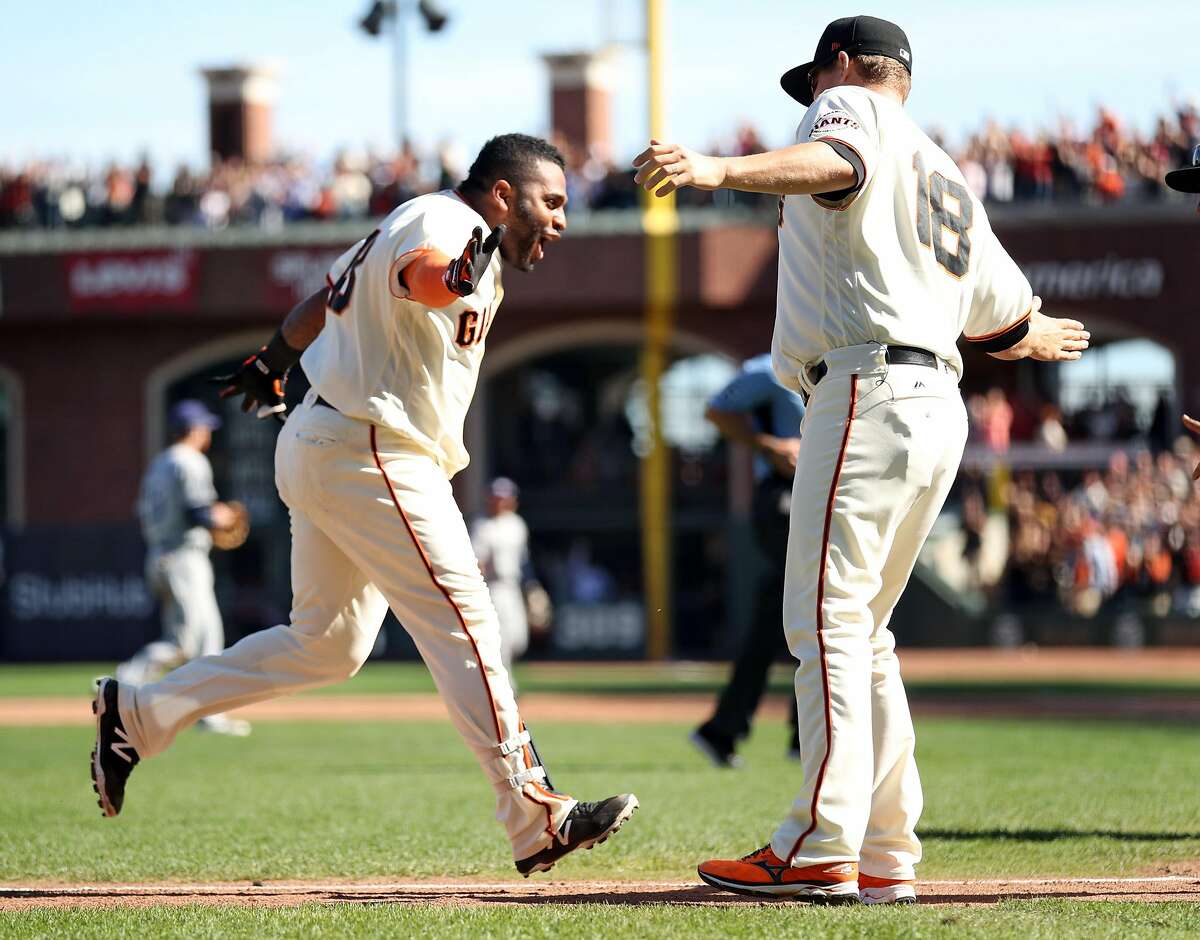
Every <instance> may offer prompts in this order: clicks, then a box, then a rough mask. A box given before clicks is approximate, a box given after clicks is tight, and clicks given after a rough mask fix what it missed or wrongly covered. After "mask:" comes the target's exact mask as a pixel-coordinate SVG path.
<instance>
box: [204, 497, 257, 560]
mask: <svg viewBox="0 0 1200 940" xmlns="http://www.w3.org/2000/svg"><path fill="white" fill-rule="evenodd" d="M225 505H226V506H228V507H229V508H230V509H232V510H233V512H234V514H235V515H236V517H237V518H235V519H234V520H233V525H230V526H228V527H227V528H224V529H213V533H212V540H213V548H219V549H221V551H223V552H228V551H232V550H233V549H235V548H241V547H242V546H243V545H245V544H246V539H247V538H249V536H250V512H249V510H247V509H246V507H245V506H244V505H243V504H242V503H239V502H238V501H237V500H233V501H231V502H228V503H226V504H225Z"/></svg>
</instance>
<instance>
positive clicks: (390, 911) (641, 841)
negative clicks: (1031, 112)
mask: <svg viewBox="0 0 1200 940" xmlns="http://www.w3.org/2000/svg"><path fill="white" fill-rule="evenodd" d="M536 672H537V671H536V670H534V671H533V672H531V673H529V674H528V675H523V676H522V681H523V688H527V689H531V690H532V689H534V688H538V687H539V685H538V682H537V681H535V674H536ZM641 672H643V673H644V670H642V671H641ZM373 673H375V675H373ZM91 674H94V670H93V669H92V668H91V667H55V668H52V669H43V668H37V669H22V668H20V667H6V668H3V669H0V695H9V696H11V695H33V694H78V693H79V692H80V691H81V688H82V689H86V687H87V682H86V680H87V677H88V676H89V675H91ZM630 675H631V676H632V672H631V673H630ZM718 677H719V676H718ZM541 681H542V682H543V684H548V683H550V682H558V681H565V680H563V679H561V677H560V678H559V679H555V678H554V677H553V675H551V677H550V678H549V679H545V678H543V679H542V680H541ZM593 681H594V683H596V684H598V685H603V684H604V680H603V679H602V678H598V679H595V680H593ZM609 681H610V683H611V685H614V686H617V687H618V689H616V690H619V689H620V688H626V686H622V685H621V682H622V681H623V680H622V679H621V676H620V673H619V671H618V672H617V675H615V676H613V677H610V680H609ZM640 681H642V682H643V683H644V682H645V677H644V675H643V677H642V679H641V680H640ZM697 681H700V680H697ZM685 685H686V683H685ZM347 688H348V689H351V690H353V691H357V692H360V693H365V692H369V691H370V692H374V691H381V690H386V691H400V690H401V689H402V688H403V689H407V690H408V691H426V690H428V689H429V688H430V687H429V685H428V680H427V679H424V678H422V677H421V674H420V673H418V672H417V671H416V670H414V669H411V668H403V667H402V668H396V667H392V666H387V665H379V666H376V665H372V666H369V667H368V668H367V670H365V671H364V674H363V676H362V677H361V678H359V679H356V680H354V682H352V683H349V684H347ZM691 690H692V691H695V689H694V688H692V689H691ZM1114 694H1117V693H1115V692H1114ZM535 730H536V733H537V736H538V742H539V748H540V749H541V751H542V753H543V756H544V757H545V758H546V760H547V763H548V765H549V767H550V769H551V771H552V773H553V775H554V778H555V783H556V784H557V785H558V786H559V787H560V788H562V789H565V790H568V791H570V792H572V793H575V794H576V795H579V796H581V797H583V798H595V797H598V796H606V795H609V794H611V793H615V792H620V791H623V790H633V791H635V792H636V793H637V794H638V796H639V797H640V798H641V802H642V810H641V812H639V814H638V815H637V816H635V817H634V819H633V821H632V822H631V823H630V824H629V826H627V827H626V828H625V829H624V830H623V831H622V832H621V833H620V834H619V835H618V836H617V837H616V838H615V839H613V840H612V841H611V842H609V843H607V844H606V845H604V846H602V847H600V848H598V849H597V850H596V851H595V852H590V853H583V855H582V856H581V857H579V858H571V859H568V860H566V861H564V862H563V863H562V864H561V865H560V866H559V867H558V868H556V869H555V871H554V873H553V874H554V877H555V878H556V879H566V880H573V879H579V880H593V879H605V878H614V879H628V880H647V879H661V880H669V881H687V880H689V879H691V878H692V877H693V876H694V868H695V865H696V863H697V862H698V861H701V860H703V859H704V858H707V857H710V856H711V855H713V854H726V853H731V852H735V853H739V854H740V853H742V852H745V851H749V850H750V849H753V848H755V847H757V846H758V845H760V844H762V842H764V841H765V839H766V837H767V836H768V835H769V833H770V831H771V829H772V827H773V824H774V823H775V822H776V821H777V820H778V819H779V818H780V816H781V814H782V813H784V812H785V811H786V808H787V806H788V804H789V803H790V800H791V798H792V796H793V791H794V789H795V785H796V775H797V771H798V768H797V765H795V764H793V763H790V762H788V761H786V760H785V759H784V756H783V744H784V740H785V730H784V727H783V726H782V724H780V723H776V722H764V723H763V724H761V725H760V726H759V727H758V728H757V730H756V733H755V735H754V737H753V739H752V740H751V741H750V742H749V743H748V745H747V747H746V749H745V755H746V758H747V767H746V768H745V769H744V770H742V771H738V772H729V771H718V770H715V769H713V768H710V767H708V766H707V765H706V764H705V763H703V762H702V761H701V759H700V758H699V757H698V755H697V754H695V753H694V752H693V751H692V749H691V748H690V746H689V745H688V743H687V742H686V740H685V738H686V733H687V731H688V730H689V729H688V728H687V727H686V726H683V725H671V724H639V725H635V726H628V727H610V726H605V725H600V724H590V725H586V726H584V725H572V724H566V723H554V722H548V721H544V720H543V721H542V722H540V723H539V725H538V727H537V728H536V729H535ZM91 737H92V733H91V730H90V728H88V727H83V726H79V727H72V728H53V727H51V728H45V727H43V728H13V727H8V728H0V764H2V765H3V769H4V773H3V774H0V883H9V884H16V883H26V884H28V883H31V882H38V883H45V882H56V883H78V882H87V883H94V882H110V881H113V882H116V881H123V882H138V881H161V880H179V881H214V880H222V881H225V880H228V881H254V880H262V881H271V880H280V879H307V878H335V879H339V880H345V881H353V880H355V879H366V878H387V879H392V880H396V881H403V880H407V879H412V878H436V879H457V878H463V877H479V878H485V879H489V880H506V879H516V878H517V877H518V876H516V873H515V871H514V870H513V868H512V865H511V860H510V858H509V856H508V854H507V844H506V842H505V840H504V838H503V835H502V832H501V829H500V827H499V826H498V825H497V824H496V823H495V822H494V821H493V820H492V818H491V817H492V794H491V790H490V788H489V787H488V786H487V784H486V783H485V782H484V781H483V779H482V776H481V775H480V773H479V771H478V769H477V768H476V767H475V764H474V761H473V759H472V758H471V757H470V756H469V755H468V753H467V751H466V749H465V748H464V747H463V745H462V744H461V742H460V741H459V740H458V738H457V735H456V734H455V733H454V731H453V729H452V728H451V727H450V725H449V724H448V723H445V722H430V723H408V722H399V723H383V722H360V723H353V724H350V723H327V722H320V723H311V724H302V723H290V722H278V723H276V722H260V723H259V724H257V725H256V727H255V731H254V735H253V736H252V737H251V738H249V739H245V740H235V739H228V738H222V737H215V736H211V735H205V734H202V733H199V732H188V733H185V734H183V735H181V737H180V738H179V740H178V741H177V742H176V745H175V746H174V747H173V748H172V749H171V750H170V751H169V752H168V753H167V754H165V755H163V756H162V757H160V758H156V759H155V760H152V761H147V762H146V763H144V764H143V765H142V766H140V767H139V768H138V769H137V770H136V772H135V773H134V776H133V778H132V779H131V782H130V789H129V794H128V799H127V803H126V808H125V812H124V813H123V814H122V816H121V817H120V818H119V819H117V820H105V819H102V818H101V817H100V814H99V810H98V809H97V808H96V805H95V799H94V795H93V794H92V791H91V785H90V780H89V778H88V775H87V769H86V761H87V754H88V751H89V749H90V746H91ZM1198 744H1200V741H1198V738H1197V732H1196V731H1195V729H1194V728H1192V727H1191V726H1189V725H1186V724H1179V723H1176V724H1141V723H1136V722H1128V721H1123V722H1098V721H1097V722H1093V721H1089V722H1078V721H1072V722H1065V721H1054V720H1040V721H1014V720H999V719H953V720H951V719H940V718H939V719H936V720H935V719H925V720H922V721H920V722H919V723H918V745H919V759H920V761H921V768H922V774H923V779H924V781H925V791H926V812H925V815H924V818H923V825H922V832H921V834H922V837H923V839H924V842H925V851H926V861H925V863H924V864H923V865H922V867H921V871H920V873H921V876H922V877H925V878H930V879H937V878H976V877H979V878H984V877H987V878H992V877H1032V876H1049V875H1056V876H1057V875H1061V876H1068V875H1076V876H1101V875H1104V876H1128V875H1135V874H1142V873H1147V872H1154V871H1155V870H1161V868H1162V866H1164V865H1166V864H1168V863H1171V862H1194V861H1195V860H1197V859H1200V798H1198V797H1200V792H1198V791H1200V788H1198V787H1197V783H1196V781H1197V780H1200V746H1198ZM784 931H791V932H799V933H801V934H803V935H813V936H871V937H877V936H878V937H889V936H931V937H935V936H964V935H971V934H977V935H988V936H1023V937H1030V936H1045V937H1063V936H1081V937H1082V936H1087V937H1105V936H1113V937H1116V936H1121V937H1127V936H1134V935H1144V936H1167V935H1171V933H1172V932H1174V933H1175V934H1176V935H1179V936H1185V935H1188V934H1194V933H1196V932H1197V931H1200V911H1198V910H1197V906H1196V905H1189V904H1186V903H1164V904H1121V903H1104V902H1099V903H1096V902H1082V901H1052V900H1043V901H1021V902H1005V903H1003V904H1001V905H999V906H996V907H988V908H967V907H950V908H928V909H924V908H922V909H916V910H913V909H906V910H888V911H881V910H857V909H856V910H848V909H836V910H811V909H808V908H805V907H803V906H800V905H795V904H774V905H772V904H766V905H750V906H737V907H729V908H703V909H701V908H692V907H685V906H670V905H654V906H623V907H618V906H598V905H579V904H574V905H573V904H565V903H558V904H553V903H547V904H539V905H537V906H536V907H533V906H532V905H528V904H520V905H513V906H504V907H498V906H484V907H476V908H458V907H435V906H422V905H415V906H414V905H409V906H400V905H362V904H359V905H355V904H340V905H329V906H313V905H309V906H297V907H293V908H281V909H276V910H251V909H235V908H213V907H206V906H203V905H198V906H192V907H185V908H166V907H162V908H151V909H142V910H133V909H123V908H112V909H108V910H106V911H86V912H84V911H79V910H70V909H64V910H37V911H27V912H22V913H11V912H10V913H0V936H31V935H38V936H71V937H77V936H101V935H104V936H111V935H113V934H119V935H138V936H156V937H157V936H168V935H178V936H192V937H197V936H217V935H222V936H265V935H271V936H311V935H313V934H316V933H321V932H330V933H333V934H338V935H354V936H376V935H388V934H390V935H406V936H433V935H435V934H436V935H438V936H445V935H446V934H447V932H449V933H450V934H452V935H469V936H553V937H576V936H578V937H585V936H597V935H599V936H631V935H632V936H738V937H742V936H746V937H751V936H764V937H765V936H778V935H780V934H781V933H782V932H784Z"/></svg>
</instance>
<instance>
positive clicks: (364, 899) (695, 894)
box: [0, 875, 1200, 911]
mask: <svg viewBox="0 0 1200 940" xmlns="http://www.w3.org/2000/svg"><path fill="white" fill-rule="evenodd" d="M1037 898H1055V899H1059V900H1080V901H1200V876H1195V875H1192V876H1189V875H1170V876H1164V877H1156V878H1115V879H1101V878H1070V879H1050V878H1047V879H1031V878H1030V879H1012V880H981V881H925V882H922V883H921V885H920V901H921V903H922V904H943V905H944V904H972V905H987V904H998V903H999V902H1001V901H1006V900H1018V899H1037ZM334 903H351V904H435V905H457V906H477V907H482V906H487V905H493V904H508V905H516V904H618V905H632V906H637V905H648V904H668V905H675V906H685V907H687V906H705V905H733V904H761V903H768V904H770V903H781V902H776V901H770V900H767V901H760V900H759V899H756V898H745V897H740V896H738V895H733V894H728V893H726V892H724V891H717V890H715V889H713V888H709V887H707V886H705V885H701V884H698V883H695V882H665V881H623V882H622V881H523V882H472V881H458V882H448V883H447V882H428V883H426V882H420V881H414V882H403V883H370V882H359V883H355V884H339V883H336V882H279V883H277V884H276V883H272V884H266V885H262V884H254V885H249V884H246V883H241V884H141V885H73V886H66V887H36V886H30V887H21V886H11V887H0V911H20V910H29V909H32V908H64V907H77V908H91V909H97V908H112V907H159V906H178V905H185V904H212V905H224V906H236V907H294V906H297V905H301V904H334Z"/></svg>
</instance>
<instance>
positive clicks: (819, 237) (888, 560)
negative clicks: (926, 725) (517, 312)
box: [635, 16, 1088, 903]
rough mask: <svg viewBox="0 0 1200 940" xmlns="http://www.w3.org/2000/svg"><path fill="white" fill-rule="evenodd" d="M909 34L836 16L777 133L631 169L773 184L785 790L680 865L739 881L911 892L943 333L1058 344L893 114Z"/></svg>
mask: <svg viewBox="0 0 1200 940" xmlns="http://www.w3.org/2000/svg"><path fill="white" fill-rule="evenodd" d="M911 49H912V47H911V46H910V45H909V43H908V39H907V37H906V36H905V34H904V32H903V30H901V29H900V28H899V27H898V26H896V25H894V24H892V23H889V22H886V21H884V20H880V19H875V18H874V17H868V16H856V17H849V18H845V19H839V20H836V21H834V22H833V23H831V24H830V25H829V26H828V27H827V28H826V29H825V32H824V33H823V34H822V36H821V40H820V43H819V44H818V45H817V52H816V55H815V56H814V57H813V61H812V62H808V63H806V64H804V65H801V66H799V67H797V68H794V69H792V70H790V71H789V72H787V73H786V74H785V75H784V76H783V78H782V85H783V87H784V90H785V91H787V92H788V93H789V94H790V95H791V96H792V97H794V98H796V99H797V100H799V101H800V102H801V103H802V104H804V105H805V106H807V107H808V111H807V112H806V113H805V115H804V118H803V120H802V121H801V123H800V127H799V131H798V133H797V137H796V141H797V142H796V143H795V145H793V146H790V147H787V148H784V149H782V150H776V151H772V152H768V153H762V154H756V155H752V156H747V157H732V158H727V159H720V158H715V157H710V156H705V155H702V154H699V153H695V152H694V151H691V150H687V149H685V148H683V147H680V146H677V145H673V144H665V143H660V142H658V141H652V142H651V146H650V147H649V148H648V149H647V150H646V151H645V152H644V153H642V154H641V155H639V156H638V157H637V159H636V161H635V164H636V165H637V166H638V167H639V170H638V173H637V177H636V178H637V180H638V182H639V183H641V184H642V185H644V186H645V187H646V188H647V189H649V190H653V191H656V192H658V193H660V194H661V193H665V192H670V191H672V190H674V189H676V188H678V187H679V186H695V187H698V188H701V189H716V188H719V187H726V188H733V189H742V190H749V191H752V192H764V193H776V194H778V195H779V196H780V197H781V198H782V204H781V211H780V226H781V227H780V230H779V286H778V298H777V311H776V318H775V335H774V340H773V344H772V357H773V358H772V361H773V365H774V369H775V373H776V375H777V376H778V377H779V379H780V381H782V382H783V383H784V384H785V385H788V386H789V387H790V388H793V389H795V390H798V391H803V392H804V393H805V394H806V395H807V396H808V408H807V411H806V412H805V415H804V423H803V425H802V426H801V435H802V436H801V443H800V450H799V453H798V455H797V463H796V477H795V487H794V496H793V499H792V512H791V526H790V532H789V540H788V550H787V571H786V575H785V584H784V598H783V604H784V613H783V622H784V630H785V633H786V635H787V640H788V645H789V647H790V649H791V651H792V653H793V655H795V656H796V658H797V659H798V660H799V661H800V665H799V667H798V669H797V670H796V702H797V707H798V711H799V716H800V754H801V764H802V768H803V784H802V786H801V789H800V793H799V795H798V796H797V798H796V801H795V803H794V805H793V807H792V810H791V812H790V814H789V815H788V817H787V818H786V819H784V821H783V823H782V824H781V825H780V826H779V828H778V829H776V830H775V833H774V835H773V836H772V838H771V841H770V842H769V843H768V844H767V845H766V846H764V847H763V848H762V849H759V850H758V851H756V852H752V853H750V854H749V855H746V856H745V857H743V858H741V859H736V860H712V861H707V862H704V863H703V864H701V865H700V867H699V873H700V876H701V878H703V879H704V881H706V882H708V883H709V884H711V885H715V886H718V887H722V888H726V889H728V890H731V891H739V892H746V893H749V894H753V895H772V896H778V895H792V896H796V897H800V898H808V899H812V900H817V901H821V900H826V901H839V900H856V899H859V898H861V899H862V900H864V901H868V902H873V903H888V902H912V901H914V900H915V898H916V891H915V886H914V877H915V875H914V866H915V865H916V864H917V863H918V862H919V861H920V858H921V846H920V843H919V842H918V840H917V837H916V835H915V833H914V829H915V827H916V824H917V819H918V817H919V816H920V813H921V785H920V780H919V778H918V775H917V767H916V764H915V763H914V761H913V742H914V735H913V727H912V721H911V719H910V717H909V711H908V704H907V701H906V699H905V694H904V687H903V685H902V683H901V680H900V670H899V665H898V662H897V659H896V655H895V641H894V638H893V636H892V634H891V632H890V631H889V629H888V621H889V619H890V617H891V614H892V610H893V608H894V606H895V604H896V601H897V599H898V598H899V596H900V594H901V592H902V591H903V589H904V586H905V584H906V583H907V581H908V578H909V575H910V573H911V572H912V568H913V565H914V563H915V561H916V557H917V552H918V551H919V550H920V548H921V545H922V543H923V542H924V541H925V538H926V536H927V535H928V533H929V530H930V527H931V526H932V525H933V522H934V519H935V518H936V516H937V514H938V512H939V510H940V509H941V507H942V503H943V501H944V500H945V497H946V493H947V490H949V488H950V485H951V483H952V481H953V480H954V477H955V473H956V471H957V468H958V464H959V460H960V459H961V456H962V450H963V445H964V442H965V440H966V435H967V420H966V414H965V409H964V407H963V403H962V398H961V396H960V394H959V391H958V380H959V376H960V374H961V370H962V361H961V359H960V357H959V354H958V350H957V348H956V341H957V339H958V337H959V335H960V334H962V333H964V332H965V334H966V338H967V339H968V340H969V341H970V342H972V343H975V344H976V345H977V346H978V347H979V348H981V349H983V350H984V351H986V352H988V353H990V354H991V355H993V356H996V357H998V358H1001V359H1021V358H1024V357H1032V358H1034V359H1041V360H1046V361H1061V360H1071V359H1078V358H1079V356H1080V355H1081V353H1082V351H1083V350H1084V349H1086V348H1087V345H1088V333H1087V332H1086V331H1085V330H1084V328H1083V325H1082V324H1080V323H1077V322H1075V321H1073V320H1056V319H1051V318H1049V317H1046V316H1044V315H1043V314H1042V313H1041V312H1040V310H1039V307H1040V301H1039V300H1038V298H1036V297H1033V296H1032V291H1031V289H1030V286H1029V282H1028V281H1027V280H1026V279H1025V277H1024V275H1023V274H1022V273H1021V270H1020V268H1018V267H1017V266H1016V264H1015V263H1014V262H1013V261H1012V259H1010V258H1009V256H1008V255H1007V254H1006V253H1005V251H1004V249H1003V248H1002V247H1001V246H1000V243H999V242H998V241H997V240H996V237H995V235H994V234H993V233H992V230H991V228H990V226H989V225H988V219H987V215H986V214H985V212H984V209H983V206H982V204H981V203H980V202H979V201H978V200H977V199H976V198H975V197H974V196H973V195H972V194H971V191H970V190H969V189H968V188H967V186H966V183H965V182H964V180H963V177H962V174H961V173H960V172H959V171H958V168H957V167H956V166H955V165H954V163H953V161H952V160H951V159H950V158H949V157H948V156H947V155H946V154H945V153H944V152H943V151H942V150H941V149H940V148H939V147H938V146H936V145H935V144H934V143H933V142H932V141H931V140H930V139H929V138H928V137H927V136H926V135H925V134H924V133H922V131H921V130H920V129H919V128H918V127H917V126H916V124H914V123H913V122H912V121H911V120H910V119H909V118H908V117H907V116H906V115H905V112H904V107H903V106H904V101H905V99H906V98H907V96H908V92H909V88H910V82H911V72H912V51H911Z"/></svg>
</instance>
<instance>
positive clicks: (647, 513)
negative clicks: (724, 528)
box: [641, 0, 679, 659]
mask: <svg viewBox="0 0 1200 940" xmlns="http://www.w3.org/2000/svg"><path fill="white" fill-rule="evenodd" d="M664 7H666V0H646V51H647V64H648V68H647V75H646V78H647V85H648V92H649V94H648V99H649V115H650V136H651V137H654V138H656V139H659V140H661V139H662V137H663V134H664V132H665V131H664V124H665V121H664V113H665V110H666V108H665V102H664V95H663V80H662V76H663V56H664V49H663V45H664V39H665V35H664V29H663V19H664V13H665V11H664ZM678 228H679V222H678V216H677V215H676V213H675V196H674V194H672V195H670V196H667V197H666V198H663V199H660V198H658V197H657V196H655V195H653V194H652V193H648V192H646V191H645V190H642V231H643V233H644V238H643V242H644V244H645V246H646V247H645V252H646V254H645V263H646V336H645V342H644V345H643V347H642V361H641V373H642V384H643V385H644V386H645V389H646V406H647V410H648V413H649V421H650V435H651V436H650V452H649V453H648V454H647V455H646V457H645V458H644V459H643V460H642V463H641V518H642V580H643V584H644V587H645V594H646V656H647V657H648V658H649V659H664V658H665V657H666V656H667V655H668V654H669V653H670V650H671V455H670V453H669V452H668V450H667V447H666V444H665V442H664V441H663V435H662V401H661V397H660V394H659V387H660V385H661V380H662V375H663V372H664V371H665V369H666V365H667V356H668V352H669V349H670V340H671V329H672V326H673V323H674V318H675V299H676V293H677V290H678V273H677V270H676V259H677V248H676V241H675V234H676V231H677V230H678Z"/></svg>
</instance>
